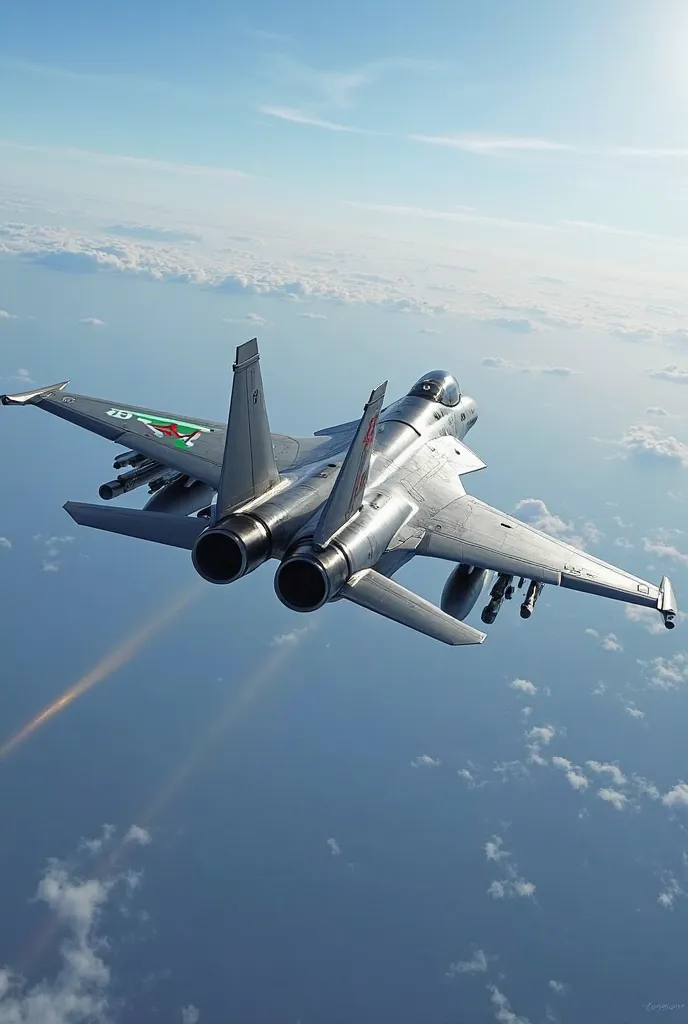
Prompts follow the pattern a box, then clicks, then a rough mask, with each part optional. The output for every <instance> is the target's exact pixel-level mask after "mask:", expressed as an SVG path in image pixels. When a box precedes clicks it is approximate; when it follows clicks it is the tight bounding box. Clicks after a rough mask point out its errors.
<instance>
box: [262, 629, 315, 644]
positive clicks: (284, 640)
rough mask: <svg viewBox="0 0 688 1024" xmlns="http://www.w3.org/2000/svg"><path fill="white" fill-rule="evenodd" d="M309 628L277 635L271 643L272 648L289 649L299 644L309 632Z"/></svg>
mask: <svg viewBox="0 0 688 1024" xmlns="http://www.w3.org/2000/svg"><path fill="white" fill-rule="evenodd" d="M309 628H310V627H309V626H301V627H300V628H299V629H292V630H290V632H289V633H277V634H276V635H275V636H273V638H272V640H271V641H270V646H271V647H289V646H293V645H294V644H297V643H298V642H299V640H301V639H302V638H303V637H304V636H305V635H306V633H307V632H308V630H309Z"/></svg>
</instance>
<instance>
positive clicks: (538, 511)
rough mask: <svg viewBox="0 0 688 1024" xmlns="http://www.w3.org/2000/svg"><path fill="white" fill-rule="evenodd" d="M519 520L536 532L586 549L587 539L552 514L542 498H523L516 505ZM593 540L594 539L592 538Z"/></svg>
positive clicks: (572, 526) (570, 524)
mask: <svg viewBox="0 0 688 1024" xmlns="http://www.w3.org/2000/svg"><path fill="white" fill-rule="evenodd" d="M516 512H518V513H520V514H519V518H520V519H522V520H523V522H524V523H528V524H529V525H530V526H533V527H534V528H535V529H536V530H541V531H542V532H543V533H547V534H549V536H550V537H556V538H557V540H563V541H565V542H566V543H567V544H572V545H573V546H574V547H577V548H584V547H585V538H584V537H582V536H580V535H579V534H577V533H576V532H575V529H576V528H575V527H574V525H573V523H570V522H569V523H567V522H566V521H565V520H563V519H562V518H561V517H560V516H558V515H555V513H554V512H550V510H549V509H548V508H547V505H546V504H545V503H544V501H542V499H541V498H522V499H521V501H519V502H518V503H517V505H516ZM590 539H592V538H590Z"/></svg>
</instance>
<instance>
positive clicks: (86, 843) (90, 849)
mask: <svg viewBox="0 0 688 1024" xmlns="http://www.w3.org/2000/svg"><path fill="white" fill-rule="evenodd" d="M114 834H115V826H114V825H103V830H102V834H101V835H100V836H99V837H98V838H96V839H82V840H81V842H80V843H79V851H80V852H81V851H86V852H87V853H90V854H91V855H93V856H95V855H96V854H98V853H100V852H101V850H102V849H103V847H104V846H106V845H107V844H108V843H109V842H110V840H111V839H112V837H113V835H114Z"/></svg>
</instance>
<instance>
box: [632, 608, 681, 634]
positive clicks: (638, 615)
mask: <svg viewBox="0 0 688 1024" xmlns="http://www.w3.org/2000/svg"><path fill="white" fill-rule="evenodd" d="M624 615H625V616H626V618H627V619H630V620H631V622H636V623H638V624H639V625H641V626H643V627H644V628H645V629H646V630H647V631H648V633H652V634H653V635H654V636H659V635H660V634H663V633H664V630H665V627H664V624H663V623H662V620H661V618H660V617H659V615H658V614H657V612H656V611H654V610H653V609H652V608H644V607H643V606H642V605H640V604H627V605H624ZM679 616H680V613H679Z"/></svg>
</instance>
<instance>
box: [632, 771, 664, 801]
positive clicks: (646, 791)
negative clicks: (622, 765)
mask: <svg viewBox="0 0 688 1024" xmlns="http://www.w3.org/2000/svg"><path fill="white" fill-rule="evenodd" d="M631 777H632V779H633V784H634V786H635V787H636V789H637V790H638V792H639V793H640V795H641V796H646V797H649V799H650V800H659V799H660V796H661V794H660V792H659V790H658V789H657V787H656V786H655V784H654V782H648V780H647V779H644V778H643V777H642V775H636V773H635V772H633V774H632V776H631Z"/></svg>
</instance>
